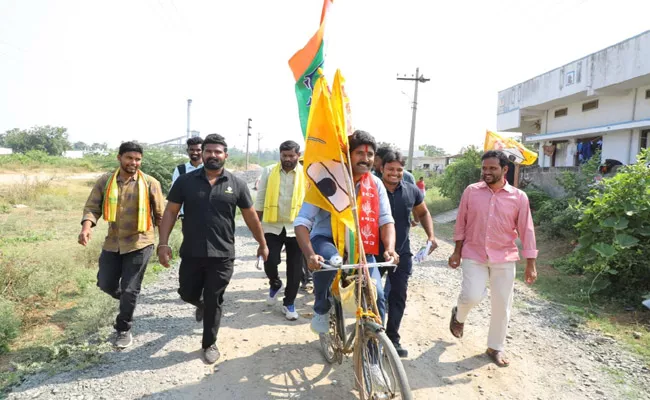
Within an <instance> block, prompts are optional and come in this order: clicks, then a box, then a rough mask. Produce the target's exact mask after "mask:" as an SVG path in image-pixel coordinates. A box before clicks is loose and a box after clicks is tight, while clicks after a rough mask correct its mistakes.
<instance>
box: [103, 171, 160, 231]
mask: <svg viewBox="0 0 650 400" xmlns="http://www.w3.org/2000/svg"><path fill="white" fill-rule="evenodd" d="M119 174H120V169H119V168H118V169H117V171H115V173H114V174H113V177H112V178H111V179H109V180H108V181H107V182H106V190H105V192H104V204H103V205H102V211H103V212H102V214H103V215H104V221H108V222H115V219H116V217H117V203H118V200H119V197H120V192H119V187H118V186H117V176H118V175H119ZM152 225H153V224H152V221H151V204H149V186H148V185H147V181H146V179H145V177H144V174H143V173H142V171H140V170H138V232H147V231H148V230H150V229H151V226H152Z"/></svg>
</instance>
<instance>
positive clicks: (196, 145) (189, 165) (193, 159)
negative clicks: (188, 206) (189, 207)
mask: <svg viewBox="0 0 650 400" xmlns="http://www.w3.org/2000/svg"><path fill="white" fill-rule="evenodd" d="M202 144H203V139H201V138H200V137H198V136H195V137H191V138H189V139H187V150H186V151H187V155H188V156H189V157H190V161H188V162H186V163H185V164H180V165H177V166H176V168H174V173H173V174H172V186H174V182H176V179H178V177H179V176H181V175H183V174H186V173H188V172H192V171H194V170H195V169H199V168H201V167H203V158H202V156H201V145H202ZM178 218H179V219H181V220H182V219H183V207H181V212H180V213H179V214H178Z"/></svg>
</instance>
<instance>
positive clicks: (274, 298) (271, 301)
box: [266, 282, 284, 306]
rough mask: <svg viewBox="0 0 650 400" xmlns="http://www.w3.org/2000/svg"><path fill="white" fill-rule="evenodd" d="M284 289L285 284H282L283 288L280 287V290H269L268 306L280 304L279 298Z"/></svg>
mask: <svg viewBox="0 0 650 400" xmlns="http://www.w3.org/2000/svg"><path fill="white" fill-rule="evenodd" d="M283 287H284V282H282V286H280V289H278V290H273V289H271V288H269V297H267V298H266V304H268V305H269V306H274V305H275V303H277V302H278V298H279V296H278V293H280V291H281V290H282V288H283Z"/></svg>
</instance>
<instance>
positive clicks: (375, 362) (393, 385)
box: [355, 323, 413, 400]
mask: <svg viewBox="0 0 650 400" xmlns="http://www.w3.org/2000/svg"><path fill="white" fill-rule="evenodd" d="M364 325H365V326H364V329H363V332H362V337H360V338H359V339H358V340H361V341H362V346H361V351H360V360H359V361H360V364H361V365H358V364H357V363H355V364H356V365H358V366H359V368H358V369H357V371H359V369H361V371H360V372H361V376H362V377H363V382H360V379H357V388H358V389H359V391H360V392H362V393H361V394H362V398H363V399H372V400H379V399H403V400H411V399H413V395H412V394H411V387H410V386H409V383H408V378H407V377H406V371H405V370H404V365H402V361H401V360H400V358H399V356H398V355H397V351H396V350H395V347H394V346H393V343H392V342H391V341H390V339H388V336H386V333H385V332H383V330H382V329H381V328H378V326H377V325H376V324H372V323H366V324H364ZM355 355H356V354H355ZM357 376H359V373H358V372H357Z"/></svg>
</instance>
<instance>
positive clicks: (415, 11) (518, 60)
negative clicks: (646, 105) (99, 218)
mask: <svg viewBox="0 0 650 400" xmlns="http://www.w3.org/2000/svg"><path fill="white" fill-rule="evenodd" d="M321 7H322V0H277V1H269V0H239V1H214V0H135V1H134V0H113V1H110V2H106V1H98V0H97V1H96V0H0V132H4V131H6V130H9V129H12V128H21V129H27V128H29V127H32V126H35V125H55V126H63V127H66V128H67V129H68V134H69V139H70V140H71V141H72V142H75V141H84V142H86V143H93V142H107V143H109V145H111V146H117V145H118V144H119V143H120V142H122V141H126V140H138V141H140V142H146V143H156V142H161V141H165V140H168V139H172V138H175V137H179V136H184V135H185V134H186V129H187V99H190V98H191V99H192V106H191V118H190V124H191V129H192V130H196V131H199V132H200V134H201V136H205V135H207V134H209V133H220V134H222V135H224V136H225V137H226V140H227V141H228V143H229V145H230V146H231V147H232V146H235V147H237V148H240V149H243V148H245V145H246V131H247V124H248V118H252V120H253V121H252V124H251V125H252V131H251V132H252V133H253V136H252V137H251V143H250V149H251V151H253V152H254V151H257V145H258V141H257V135H258V134H260V136H261V138H262V140H261V141H260V144H261V148H262V149H271V148H277V147H278V146H279V144H280V143H281V142H282V141H284V140H289V139H291V140H296V141H298V142H299V143H301V144H302V143H304V141H303V140H302V134H301V131H300V124H299V120H298V111H297V103H296V97H295V93H294V80H293V76H292V74H291V71H290V69H289V67H288V60H289V58H290V57H291V56H292V55H293V54H294V53H295V52H296V51H297V50H298V49H300V48H302V47H303V46H304V45H305V44H306V42H307V40H308V39H309V38H310V37H311V35H313V33H314V32H315V31H316V30H317V28H318V23H319V18H320V9H321ZM648 11H650V2H648V1H647V0H618V1H616V2H615V3H613V2H611V1H610V0H564V1H561V0H543V1H542V0H537V1H533V0H472V1H469V0H466V1H448V2H434V1H431V0H400V1H386V0H335V4H334V8H333V9H332V12H331V15H330V18H329V20H328V23H327V28H326V35H327V38H328V41H327V54H326V59H325V74H326V76H327V77H328V78H329V80H330V82H331V80H332V78H333V75H334V72H335V71H336V68H339V69H341V72H342V74H343V75H344V77H345V79H346V82H347V88H346V89H347V92H348V94H349V96H350V100H351V106H352V120H353V124H354V126H355V128H357V129H363V130H366V131H368V132H370V133H371V134H373V135H374V136H375V138H376V139H377V140H378V141H384V142H389V143H394V144H396V145H398V146H400V147H401V148H403V149H406V148H407V147H408V143H409V135H410V129H411V101H412V96H413V91H414V87H413V86H414V83H413V82H410V81H398V80H396V77H397V74H400V75H403V74H408V75H409V76H410V75H414V74H415V69H416V68H417V67H419V68H420V72H421V73H422V74H423V75H424V76H425V77H426V78H430V79H431V80H430V81H429V82H427V83H425V84H421V85H420V88H419V92H418V113H417V124H416V137H415V143H416V146H417V145H421V144H431V145H435V146H438V147H442V148H444V149H445V150H446V151H447V152H448V153H449V154H455V153H457V152H458V151H459V150H460V149H461V148H462V147H464V146H467V145H471V144H475V145H482V142H483V138H484V135H485V130H486V129H491V130H495V129H496V109H497V93H498V91H499V90H503V89H506V88H508V87H510V86H513V85H516V84H517V83H520V82H522V81H525V80H527V79H530V78H533V77H534V76H536V75H539V74H542V73H544V72H547V71H549V70H552V69H554V68H557V67H560V66H561V65H563V64H566V63H568V62H571V61H573V60H575V59H578V58H580V57H583V56H586V55H588V54H590V53H592V52H595V51H598V50H601V49H603V48H605V47H607V46H610V45H613V44H615V43H617V42H619V41H621V40H625V39H627V38H629V37H632V36H634V35H637V34H639V33H641V32H643V31H645V30H647V29H648V28H649V24H648V19H647V16H648Z"/></svg>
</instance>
